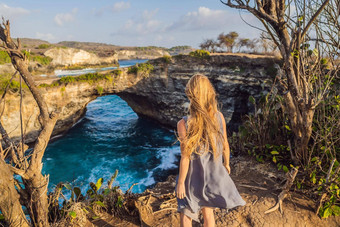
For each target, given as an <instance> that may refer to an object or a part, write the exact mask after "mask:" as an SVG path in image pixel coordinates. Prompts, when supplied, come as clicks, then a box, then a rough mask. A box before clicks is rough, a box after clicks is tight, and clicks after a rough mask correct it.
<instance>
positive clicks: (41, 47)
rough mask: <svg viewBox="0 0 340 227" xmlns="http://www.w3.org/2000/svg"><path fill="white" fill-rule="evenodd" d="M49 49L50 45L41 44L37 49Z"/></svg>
mask: <svg viewBox="0 0 340 227" xmlns="http://www.w3.org/2000/svg"><path fill="white" fill-rule="evenodd" d="M49 47H51V45H50V44H46V43H43V44H40V45H39V46H38V47H37V48H38V49H47V48H49Z"/></svg>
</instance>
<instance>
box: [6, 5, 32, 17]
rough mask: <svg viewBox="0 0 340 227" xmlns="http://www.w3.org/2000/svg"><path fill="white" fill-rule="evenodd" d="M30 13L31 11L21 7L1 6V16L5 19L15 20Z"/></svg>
mask: <svg viewBox="0 0 340 227" xmlns="http://www.w3.org/2000/svg"><path fill="white" fill-rule="evenodd" d="M29 13H30V11H29V10H27V9H24V8H21V7H10V6H8V5H7V4H5V3H1V4H0V15H1V16H3V17H4V18H5V19H13V18H16V17H19V16H23V15H26V14H29Z"/></svg>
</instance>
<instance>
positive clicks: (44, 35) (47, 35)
mask: <svg viewBox="0 0 340 227" xmlns="http://www.w3.org/2000/svg"><path fill="white" fill-rule="evenodd" d="M35 37H36V38H37V39H42V40H47V41H49V42H52V41H54V40H56V37H55V36H54V35H52V34H51V33H41V32H36V33H35Z"/></svg>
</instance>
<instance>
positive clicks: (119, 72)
mask: <svg viewBox="0 0 340 227" xmlns="http://www.w3.org/2000/svg"><path fill="white" fill-rule="evenodd" d="M112 73H113V75H114V76H120V75H122V73H123V71H122V70H120V69H116V70H113V71H112Z"/></svg>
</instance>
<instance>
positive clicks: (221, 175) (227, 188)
mask: <svg viewBox="0 0 340 227" xmlns="http://www.w3.org/2000/svg"><path fill="white" fill-rule="evenodd" d="M217 115H218V119H219V122H220V124H221V130H222V132H223V125H222V120H221V117H220V114H217ZM183 119H184V121H185V125H186V126H187V117H184V118H183ZM218 149H222V145H221V144H220V145H219V146H218ZM178 177H179V175H177V178H176V188H177V183H178ZM184 184H185V191H186V197H185V198H183V199H179V198H177V204H178V207H177V211H178V212H182V213H184V214H185V215H187V216H188V217H190V218H192V219H193V220H195V221H197V222H199V219H198V213H199V211H200V210H201V208H202V207H215V208H216V207H218V208H225V209H231V208H234V207H237V206H244V205H245V204H246V202H245V201H244V200H243V199H242V197H241V196H240V194H239V192H238V191H237V188H236V186H235V184H234V182H233V181H232V179H231V178H230V176H229V173H228V171H227V169H226V168H225V167H224V166H223V156H222V152H221V154H220V155H219V157H218V158H217V160H215V161H214V157H213V154H212V153H211V152H205V153H204V154H202V155H198V154H196V153H193V154H192V159H191V160H190V164H189V169H188V173H187V176H186V178H185V183H184Z"/></svg>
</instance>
